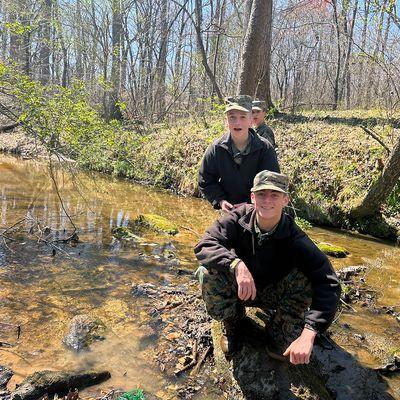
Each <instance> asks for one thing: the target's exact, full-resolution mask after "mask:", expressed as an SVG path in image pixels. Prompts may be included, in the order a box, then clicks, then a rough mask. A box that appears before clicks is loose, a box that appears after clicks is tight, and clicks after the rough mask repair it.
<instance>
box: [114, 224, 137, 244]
mask: <svg viewBox="0 0 400 400" xmlns="http://www.w3.org/2000/svg"><path fill="white" fill-rule="evenodd" d="M111 233H112V235H113V236H114V237H116V238H117V239H120V240H121V239H123V240H128V241H129V240H140V237H139V236H137V235H135V234H134V233H133V232H132V229H131V228H128V227H127V226H117V227H116V228H113V229H112V230H111Z"/></svg>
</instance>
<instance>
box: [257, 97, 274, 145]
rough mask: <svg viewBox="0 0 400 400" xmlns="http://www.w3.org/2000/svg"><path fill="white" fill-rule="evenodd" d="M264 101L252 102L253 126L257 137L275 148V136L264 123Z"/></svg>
mask: <svg viewBox="0 0 400 400" xmlns="http://www.w3.org/2000/svg"><path fill="white" fill-rule="evenodd" d="M265 112H266V105H265V101H262V100H254V101H253V102H252V115H253V125H254V127H255V130H256V132H257V134H258V135H260V136H261V137H263V138H264V139H267V140H268V141H269V142H270V143H271V144H272V146H273V147H274V148H276V143H275V135H274V132H273V131H272V129H271V128H270V127H269V126H268V125H266V123H265V120H264V119H265Z"/></svg>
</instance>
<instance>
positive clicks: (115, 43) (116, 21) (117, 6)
mask: <svg viewBox="0 0 400 400" xmlns="http://www.w3.org/2000/svg"><path fill="white" fill-rule="evenodd" d="M121 39H122V18H121V0H113V1H112V61H111V82H110V83H111V92H110V98H109V106H108V107H109V112H108V118H109V119H117V120H121V119H122V113H121V109H120V106H119V104H118V100H119V93H120V82H121Z"/></svg>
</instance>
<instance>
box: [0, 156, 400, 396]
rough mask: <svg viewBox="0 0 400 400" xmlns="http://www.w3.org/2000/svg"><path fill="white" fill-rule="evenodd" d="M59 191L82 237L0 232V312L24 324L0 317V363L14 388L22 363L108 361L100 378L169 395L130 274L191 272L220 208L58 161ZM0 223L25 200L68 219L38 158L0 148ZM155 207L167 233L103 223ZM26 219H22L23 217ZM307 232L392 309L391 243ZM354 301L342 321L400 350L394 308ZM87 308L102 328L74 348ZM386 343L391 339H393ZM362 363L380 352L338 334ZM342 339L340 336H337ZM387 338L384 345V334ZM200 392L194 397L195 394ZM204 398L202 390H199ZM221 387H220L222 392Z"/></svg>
mask: <svg viewBox="0 0 400 400" xmlns="http://www.w3.org/2000/svg"><path fill="white" fill-rule="evenodd" d="M56 178H57V182H58V186H59V193H60V195H61V197H62V199H63V202H64V205H65V208H66V209H67V210H68V213H69V214H70V215H71V216H72V218H73V221H74V223H75V225H76V227H77V229H78V235H79V239H80V243H78V244H76V245H74V246H71V245H62V244H60V245H59V246H60V248H62V250H63V251H58V250H57V251H56V254H55V255H54V254H53V252H52V249H51V248H50V247H49V246H47V245H46V244H45V243H37V241H36V240H33V239H32V238H29V237H28V236H27V235H21V236H20V239H21V240H18V236H17V237H16V238H17V240H16V241H14V242H9V241H7V245H6V244H5V242H4V241H3V239H2V238H0V322H5V323H12V324H17V325H21V328H22V329H21V336H20V338H19V339H18V340H17V339H16V334H15V332H10V331H6V329H5V328H3V331H1V329H2V328H1V327H0V341H1V340H2V338H3V339H6V340H7V341H10V342H15V343H16V345H15V346H14V347H13V348H11V349H9V350H11V351H7V350H8V349H4V350H2V349H0V364H1V365H6V366H8V367H10V368H11V369H12V370H13V371H14V372H15V375H14V377H13V378H12V380H11V382H10V383H9V388H11V389H12V388H13V387H14V386H15V384H16V383H18V382H19V381H21V380H22V379H23V377H25V376H26V375H28V374H30V373H33V372H34V371H38V370H44V369H54V370H58V369H60V370H61V369H78V368H80V369H82V368H96V369H108V370H109V371H110V372H111V375H112V378H111V379H110V380H109V381H107V382H105V383H104V384H102V389H103V390H104V391H105V392H106V391H107V390H109V389H110V388H111V387H118V388H122V389H124V390H130V389H133V388H136V387H138V386H140V387H142V388H144V389H145V390H146V391H147V392H151V393H154V394H157V395H159V396H160V397H163V398H169V397H168V393H171V390H172V389H171V387H172V386H173V385H174V384H175V383H174V382H171V381H168V380H166V378H165V376H164V375H163V373H162V372H161V371H159V370H158V369H157V368H156V366H155V363H154V362H153V361H152V360H153V357H154V351H153V349H152V348H153V346H154V345H155V343H154V342H152V341H151V340H150V341H149V340H147V339H146V340H144V334H143V332H142V327H141V321H142V319H143V315H141V313H142V310H141V308H140V306H139V305H138V302H137V299H135V298H134V297H133V296H132V293H131V284H132V283H133V282H135V283H144V282H150V283H153V284H155V285H166V284H169V283H171V284H178V283H179V284H185V285H186V284H188V283H189V282H190V281H191V280H193V278H192V276H191V275H190V274H189V272H193V271H195V269H196V268H197V263H196V260H195V257H194V255H193V250H192V248H193V245H194V244H195V243H196V241H197V238H198V236H197V233H202V232H204V230H205V229H206V227H207V226H208V225H210V224H211V223H212V222H213V220H214V219H215V218H216V217H217V216H218V212H217V211H215V210H213V209H212V208H211V206H210V205H209V204H208V203H207V202H206V201H204V200H201V199H196V198H183V197H179V196H176V195H174V194H171V193H168V192H166V191H161V190H157V189H154V188H150V187H147V186H140V185H137V184H133V183H132V182H128V181H126V180H119V179H116V178H112V177H108V176H104V175H100V174H88V173H82V172H79V173H76V174H73V175H72V174H71V173H69V172H67V171H65V170H58V171H57V174H56ZM0 194H1V199H0V206H1V215H0V229H2V230H3V229H5V228H7V227H10V226H11V225H13V224H14V223H16V222H17V221H19V220H21V219H23V218H26V216H27V210H28V209H29V210H30V213H31V214H32V215H33V216H35V217H36V218H38V219H39V220H41V221H43V224H44V225H46V226H48V227H49V228H50V229H53V230H57V231H62V230H63V229H66V231H67V232H68V231H71V230H72V226H71V224H70V222H69V220H68V218H67V216H66V215H65V213H64V211H63V209H62V207H61V205H60V202H59V199H58V196H57V193H56V191H55V190H54V184H53V182H52V180H51V179H50V177H49V173H48V169H47V167H46V166H45V165H43V164H41V163H37V162H34V161H27V160H21V159H19V158H16V157H12V156H6V155H0ZM144 213H151V214H158V215H161V216H163V217H165V218H168V219H169V220H171V221H173V222H174V223H175V224H176V225H177V226H178V227H179V233H178V234H177V235H176V236H171V237H169V236H165V235H160V234H156V233H154V234H146V240H145V241H144V242H143V241H142V242H140V243H132V244H129V245H127V244H124V243H121V242H120V241H118V240H116V239H115V238H113V236H112V235H111V229H112V228H113V227H117V226H125V225H127V224H128V222H129V221H131V220H132V219H134V218H135V217H136V216H137V215H139V214H144ZM24 224H25V223H23V224H22V225H23V226H24V227H26V228H27V227H28V223H26V224H25V225H24ZM308 233H309V235H310V236H311V237H312V238H313V239H314V240H316V241H323V242H329V243H332V244H336V245H339V246H344V247H346V248H347V249H348V250H349V252H350V254H349V256H348V257H347V258H344V259H331V261H332V263H333V265H334V267H335V269H339V268H342V267H345V266H350V265H361V264H363V265H366V266H367V267H368V271H369V272H368V274H367V277H366V279H367V283H368V285H370V286H372V287H374V288H376V289H377V290H378V291H379V293H380V297H379V299H378V305H379V306H387V307H394V309H396V310H397V311H400V286H399V282H400V270H399V268H398V262H399V255H400V252H399V249H398V248H397V247H395V246H394V245H393V244H391V243H387V242H383V241H380V240H377V239H373V238H371V237H368V236H364V235H359V234H354V233H349V232H344V231H339V230H327V229H322V228H312V229H310V231H308ZM166 243H172V245H173V246H174V248H175V250H174V251H175V253H176V256H177V258H178V259H179V270H180V272H182V271H184V272H188V274H186V273H183V274H182V273H177V271H178V269H177V268H176V267H171V266H166V265H165V263H164V262H163V261H162V259H161V258H160V257H159V256H158V254H159V253H158V250H157V249H159V248H160V246H162V245H164V244H166ZM356 309H357V313H346V312H343V313H342V314H341V316H340V319H339V321H340V323H341V324H347V325H350V326H351V327H352V328H353V329H354V331H357V332H359V333H360V334H362V335H367V334H368V335H369V336H368V337H374V338H381V339H382V341H383V342H384V344H383V345H382V346H383V347H385V346H386V344H385V343H386V341H385V340H386V339H384V338H385V337H389V338H390V343H391V344H390V346H391V348H390V349H387V350H388V351H389V352H392V353H395V352H397V354H399V352H400V328H399V322H397V321H396V320H395V319H394V318H393V317H392V316H389V315H387V314H384V313H382V314H376V315H375V314H372V313H371V312H370V311H368V310H367V309H366V308H363V307H361V306H357V307H356ZM84 313H90V314H94V315H95V316H96V317H98V318H99V319H100V320H101V321H102V322H103V323H104V324H105V325H106V326H107V328H108V330H107V335H106V340H104V341H100V342H96V343H94V344H93V345H92V346H91V351H86V352H81V353H74V352H72V351H71V350H68V349H66V348H65V347H64V346H63V344H62V338H63V336H64V335H65V334H66V331H67V329H68V324H69V321H70V320H71V318H72V317H73V316H74V315H77V314H84ZM392 343H397V347H396V346H393V344H392ZM339 344H340V345H342V346H343V347H344V348H345V349H346V350H347V351H349V352H350V353H352V354H353V355H355V356H356V357H357V358H358V359H359V360H360V362H361V363H362V364H364V365H366V366H368V367H371V368H374V367H377V366H378V365H380V364H381V360H380V359H379V354H377V353H376V352H375V353H374V352H373V351H372V352H371V351H369V349H368V348H366V346H364V345H360V346H354V345H352V344H349V343H346V341H345V340H344V342H343V343H339ZM346 346H347V347H346ZM388 346H389V345H388ZM389 385H390V387H391V390H392V393H393V394H394V396H395V398H400V390H399V388H400V378H398V377H396V376H394V377H392V378H390V380H389ZM197 398H201V397H197ZM204 398H207V397H204ZM221 398H222V397H221Z"/></svg>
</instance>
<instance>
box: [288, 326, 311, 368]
mask: <svg viewBox="0 0 400 400" xmlns="http://www.w3.org/2000/svg"><path fill="white" fill-rule="evenodd" d="M315 336H317V332H315V331H312V330H311V329H307V328H304V329H303V332H301V335H300V336H299V337H298V338H297V339H296V340H294V341H293V342H292V343H291V344H290V346H289V347H288V348H287V349H286V350H285V352H284V353H283V355H284V356H285V357H286V356H289V359H290V362H291V363H292V364H295V365H296V364H308V363H309V362H310V356H311V352H312V349H313V346H314V339H315Z"/></svg>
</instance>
